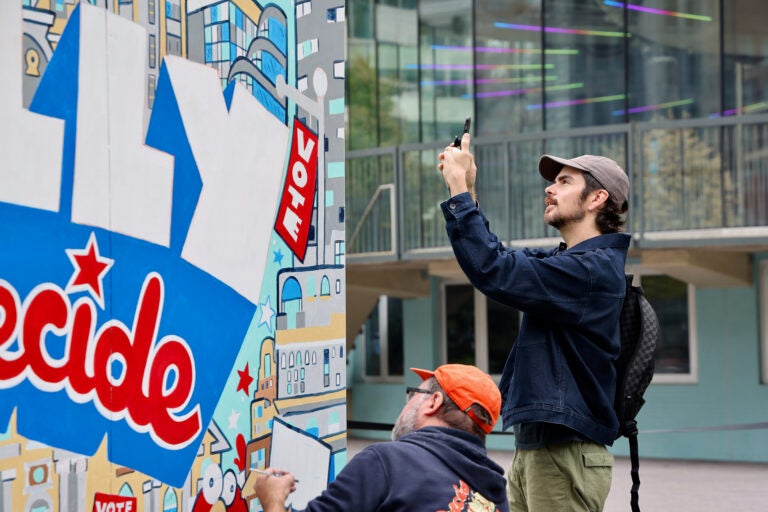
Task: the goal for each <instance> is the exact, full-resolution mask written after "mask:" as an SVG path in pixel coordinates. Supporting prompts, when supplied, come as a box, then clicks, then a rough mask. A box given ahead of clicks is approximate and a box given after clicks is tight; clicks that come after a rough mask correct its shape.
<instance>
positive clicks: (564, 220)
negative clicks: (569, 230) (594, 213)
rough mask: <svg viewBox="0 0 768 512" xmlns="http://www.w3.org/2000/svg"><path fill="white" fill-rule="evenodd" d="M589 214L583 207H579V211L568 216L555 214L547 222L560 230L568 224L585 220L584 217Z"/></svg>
mask: <svg viewBox="0 0 768 512" xmlns="http://www.w3.org/2000/svg"><path fill="white" fill-rule="evenodd" d="M581 204H582V203H579V206H581ZM586 216H587V214H586V212H585V211H584V210H583V209H581V208H580V209H579V210H578V211H577V212H574V213H572V214H570V215H568V216H562V215H555V216H554V217H552V218H551V219H549V220H548V221H547V224H549V225H550V226H552V227H553V228H555V229H557V230H560V229H562V228H563V227H565V226H567V225H568V224H570V223H574V224H575V223H577V222H581V221H582V220H584V217H586Z"/></svg>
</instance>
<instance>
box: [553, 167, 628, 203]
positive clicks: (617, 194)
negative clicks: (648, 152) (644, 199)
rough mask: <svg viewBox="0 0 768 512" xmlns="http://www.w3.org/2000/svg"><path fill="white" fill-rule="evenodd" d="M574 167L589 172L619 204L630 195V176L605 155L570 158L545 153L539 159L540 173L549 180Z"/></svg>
mask: <svg viewBox="0 0 768 512" xmlns="http://www.w3.org/2000/svg"><path fill="white" fill-rule="evenodd" d="M565 166H568V167H573V168H574V169H578V170H580V171H583V172H588V173H589V174H591V175H592V177H593V178H595V179H596V180H597V181H598V182H600V185H602V186H603V188H604V189H605V190H606V191H607V192H608V195H610V196H611V198H612V199H613V200H614V201H615V202H616V203H617V204H618V205H619V206H621V205H623V204H624V201H627V200H628V197H629V178H628V177H627V173H626V172H624V169H622V168H621V167H619V164H617V163H616V162H614V161H613V160H611V159H610V158H607V157H604V156H595V155H581V156H577V157H576V158H572V159H570V160H568V159H566V158H560V157H557V156H552V155H543V156H542V157H541V159H540V160H539V174H541V176H542V177H543V178H544V179H545V180H547V181H555V178H557V175H558V174H559V173H560V170H561V169H562V168H563V167H565Z"/></svg>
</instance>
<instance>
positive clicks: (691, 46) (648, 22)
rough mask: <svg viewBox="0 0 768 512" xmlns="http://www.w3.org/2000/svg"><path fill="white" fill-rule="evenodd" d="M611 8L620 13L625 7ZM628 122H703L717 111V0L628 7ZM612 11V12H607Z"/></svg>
mask: <svg viewBox="0 0 768 512" xmlns="http://www.w3.org/2000/svg"><path fill="white" fill-rule="evenodd" d="M605 4H612V5H616V7H613V8H612V9H613V10H614V11H616V13H617V14H618V13H621V12H622V10H623V9H622V8H620V7H619V6H622V5H624V4H623V3H619V2H605ZM627 6H628V12H627V17H628V20H629V24H628V26H629V29H628V32H629V33H630V34H631V38H630V39H629V41H630V43H629V44H630V56H629V59H630V63H631V64H630V66H631V67H630V71H629V74H630V81H629V83H630V86H629V112H628V113H629V119H630V120H633V121H645V120H650V119H681V118H685V117H707V116H710V115H712V114H717V113H718V112H719V110H720V58H719V50H720V48H719V46H720V19H719V14H718V13H719V10H718V9H719V2H718V1H717V0H699V1H696V2H690V1H688V0H635V1H634V2H632V3H628V4H627ZM606 9H610V8H608V7H607V8H606Z"/></svg>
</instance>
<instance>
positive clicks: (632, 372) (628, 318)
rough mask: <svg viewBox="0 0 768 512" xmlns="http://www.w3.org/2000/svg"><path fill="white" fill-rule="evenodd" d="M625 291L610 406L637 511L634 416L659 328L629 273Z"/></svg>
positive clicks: (651, 363)
mask: <svg viewBox="0 0 768 512" xmlns="http://www.w3.org/2000/svg"><path fill="white" fill-rule="evenodd" d="M626 280H627V293H626V297H625V298H624V305H623V306H622V308H621V316H620V317H619V331H620V333H621V352H620V354H619V358H618V359H617V360H616V378H617V380H616V398H615V403H614V408H615V409H616V415H617V416H618V418H619V432H618V435H617V437H616V438H617V439H618V438H619V437H622V436H624V437H627V438H628V439H629V456H630V460H631V463H632V490H631V493H630V494H631V499H630V504H631V506H632V512H640V506H639V505H638V490H639V489H640V474H639V469H640V463H639V461H638V455H637V421H636V420H635V416H637V413H638V412H639V411H640V408H641V407H642V406H643V404H645V399H644V398H643V394H644V393H645V390H646V388H648V384H650V383H651V378H653V369H654V353H655V352H656V346H657V345H658V343H659V338H660V336H661V330H660V328H659V318H658V317H657V316H656V312H655V311H654V310H653V307H652V306H651V304H650V302H648V299H646V298H645V295H644V294H643V289H642V288H641V287H639V286H634V285H633V284H632V275H631V274H627V275H626Z"/></svg>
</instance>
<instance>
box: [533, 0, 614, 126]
mask: <svg viewBox="0 0 768 512" xmlns="http://www.w3.org/2000/svg"><path fill="white" fill-rule="evenodd" d="M615 3H617V2H584V1H582V0H544V1H543V9H544V28H543V30H544V48H545V52H546V53H545V56H544V68H545V72H546V73H547V74H550V75H552V76H554V77H555V78H554V79H553V80H547V81H546V82H545V85H544V98H543V102H542V103H543V104H539V105H531V106H530V107H529V108H531V109H539V108H544V109H545V123H546V124H545V128H546V129H547V130H558V129H566V128H576V127H581V126H594V125H602V124H612V123H621V122H623V121H624V118H623V117H622V116H621V115H615V114H616V112H621V111H622V110H624V108H625V99H626V96H625V79H624V40H625V35H626V34H625V30H624V18H623V14H622V13H623V11H622V9H620V8H616V7H611V6H609V4H611V5H612V4H615ZM621 5H623V4H621ZM520 30H534V28H528V27H523V28H521V29H520ZM537 30H540V28H537Z"/></svg>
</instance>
